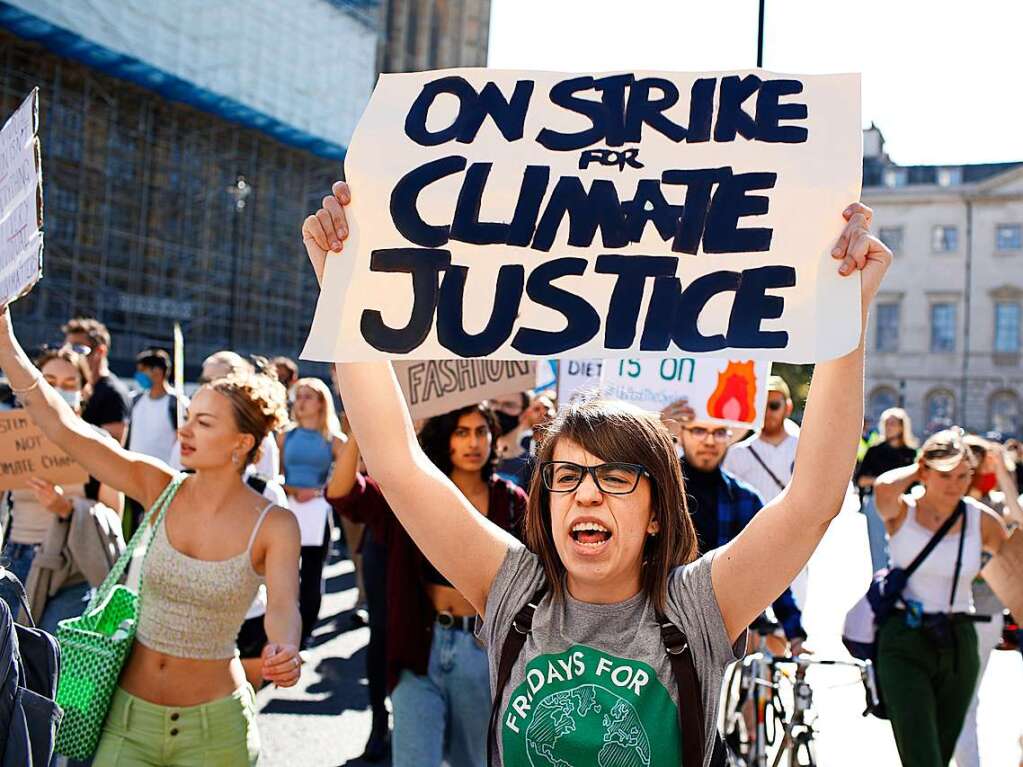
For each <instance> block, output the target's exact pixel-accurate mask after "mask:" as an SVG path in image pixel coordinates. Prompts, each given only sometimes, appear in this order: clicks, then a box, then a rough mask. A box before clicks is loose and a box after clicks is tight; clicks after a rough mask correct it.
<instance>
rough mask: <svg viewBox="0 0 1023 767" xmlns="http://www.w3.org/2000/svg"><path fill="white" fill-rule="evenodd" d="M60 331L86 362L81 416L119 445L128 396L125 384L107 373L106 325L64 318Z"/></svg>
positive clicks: (89, 319) (128, 407)
mask: <svg viewBox="0 0 1023 767" xmlns="http://www.w3.org/2000/svg"><path fill="white" fill-rule="evenodd" d="M61 330H62V332H63V333H64V343H66V344H68V345H69V346H71V347H72V348H73V349H74V350H75V351H78V352H79V353H82V354H85V355H86V357H85V358H86V361H87V362H88V364H89V388H90V389H91V391H90V393H89V397H88V403H87V404H86V406H85V409H84V410H83V411H82V419H83V420H84V421H85V422H86V423H91V424H92V425H93V426H99V427H100V428H101V429H103V430H104V431H106V432H107V433H108V434H110V436H112V437H113V438H114V439H116V440H117V441H118V442H120V443H121V444H122V445H123V444H124V442H125V438H126V437H127V428H128V419H129V416H130V413H131V396H130V395H129V394H128V389H127V387H125V385H124V384H123V383H121V381H120V380H119V379H118V378H117V377H116V376H113V375H111V374H110V365H109V363H108V362H107V355H108V354H109V353H110V331H108V330H107V326H106V325H104V324H103V323H102V322H100V321H99V320H96V319H93V318H92V317H75V318H74V319H71V320H68V322H67V324H66V325H64V327H63V328H61Z"/></svg>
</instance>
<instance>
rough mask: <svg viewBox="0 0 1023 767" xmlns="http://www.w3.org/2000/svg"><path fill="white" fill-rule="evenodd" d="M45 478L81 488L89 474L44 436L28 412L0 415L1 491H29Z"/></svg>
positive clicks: (56, 482)
mask: <svg viewBox="0 0 1023 767" xmlns="http://www.w3.org/2000/svg"><path fill="white" fill-rule="evenodd" d="M31 477H41V478H42V479H48V480H49V481H50V482H52V483H53V484H55V485H78V484H82V483H83V482H86V481H88V479H89V474H88V472H86V471H85V469H83V468H82V467H81V466H79V465H78V464H77V463H75V462H74V461H73V460H71V458H70V457H68V455H67V453H65V452H64V451H63V450H61V449H60V448H59V447H57V446H56V445H55V444H53V443H52V442H51V441H50V440H49V439H47V438H46V437H45V436H43V433H42V432H41V431H40V430H39V427H38V426H36V424H35V421H33V420H32V417H31V416H30V415H29V414H28V411H26V410H5V411H2V412H0V490H10V489H12V488H15V487H28V479H29V478H31Z"/></svg>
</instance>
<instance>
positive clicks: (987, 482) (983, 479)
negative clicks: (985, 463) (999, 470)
mask: <svg viewBox="0 0 1023 767" xmlns="http://www.w3.org/2000/svg"><path fill="white" fill-rule="evenodd" d="M973 486H974V487H975V488H977V489H978V490H979V491H980V492H981V493H983V494H984V495H987V494H988V493H990V492H991V491H992V490H994V489H995V487H997V486H998V477H996V476H995V474H994V472H990V473H987V472H985V473H983V474H978V475H977V479H975V480H974V481H973Z"/></svg>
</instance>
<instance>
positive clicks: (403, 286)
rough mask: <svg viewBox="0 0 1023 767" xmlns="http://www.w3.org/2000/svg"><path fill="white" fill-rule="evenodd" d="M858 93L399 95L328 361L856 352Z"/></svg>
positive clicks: (473, 84) (428, 82) (326, 327)
mask: <svg viewBox="0 0 1023 767" xmlns="http://www.w3.org/2000/svg"><path fill="white" fill-rule="evenodd" d="M859 104H860V90H859V77H858V76H857V75H824V76H818V75H815V76H790V75H774V74H771V73H768V72H764V71H761V70H758V71H756V72H752V71H743V72H727V73H708V74H679V73H645V72H625V73H618V74H607V75H593V76H590V75H568V74H560V73H553V72H517V71H496V70H487V69H457V70H446V71H439V72H422V73H410V74H389V75H382V76H381V77H380V80H379V82H378V84H377V87H376V90H375V91H374V93H373V96H372V98H371V100H370V103H369V105H368V106H367V108H366V112H365V114H364V115H363V117H362V120H361V122H360V123H359V126H358V128H357V130H356V132H355V135H354V137H353V139H352V142H351V146H350V148H349V151H348V154H347V156H346V160H345V177H346V178H347V179H348V181H349V183H350V184H351V188H352V202H351V204H350V205H349V206H348V209H347V213H348V220H349V230H350V235H349V237H348V240H347V242H346V244H345V247H344V255H343V256H333V257H331V258H328V259H327V266H326V272H325V276H324V282H323V290H322V292H321V294H320V300H319V303H318V305H317V310H316V316H315V318H314V322H313V326H312V329H311V331H310V335H309V339H308V341H307V343H306V347H305V351H304V356H305V357H306V358H307V359H316V360H341V361H344V360H369V359H383V358H390V359H399V358H405V359H457V358H473V357H489V358H492V359H539V358H554V357H598V358H602V359H607V358H617V357H642V356H665V355H669V356H674V355H679V354H682V355H687V356H692V355H702V354H713V355H716V356H731V357H734V358H739V357H741V358H742V359H761V360H767V359H774V360H781V361H790V362H808V361H819V360H823V359H829V358H833V357H837V356H840V355H842V354H845V353H847V352H849V351H851V350H852V349H853V348H854V347H855V346H856V344H857V342H858V340H859V331H860V323H859V321H858V317H859V315H860V293H859V277H858V275H853V276H851V277H847V278H843V277H841V276H840V275H839V274H838V269H837V263H836V262H835V261H834V260H833V259H832V258H831V255H830V252H831V249H832V247H833V246H834V244H835V242H836V240H837V238H838V235H839V234H840V233H841V231H842V228H843V226H844V225H845V221H844V219H843V218H842V211H843V210H844V209H845V207H846V206H847V205H848V204H849V203H851V202H854V201H855V200H857V199H858V198H859V192H860V177H861V151H862V150H861V135H860V107H859Z"/></svg>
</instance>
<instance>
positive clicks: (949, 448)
mask: <svg viewBox="0 0 1023 767" xmlns="http://www.w3.org/2000/svg"><path fill="white" fill-rule="evenodd" d="M963 435H964V432H963V430H962V429H960V428H959V427H957V426H954V427H952V428H951V429H943V430H942V431H939V432H937V433H935V434H932V435H931V436H930V437H928V438H927V441H926V442H924V444H923V447H921V448H920V457H921V458H922V459H923V462H924V464H925V465H927V466H928V467H930V468H932V469H934V470H935V471H952V470H953V469H954V468H956V467H957V466H958V465H959V464H960V463H962V461H963V459H964V458H965V459H966V460H967V461H969V463H970V466H971V467H972V466H973V465H974V460H973V454H972V453H971V452H970V450H969V447H968V446H967V444H966V442H964V441H963Z"/></svg>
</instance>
